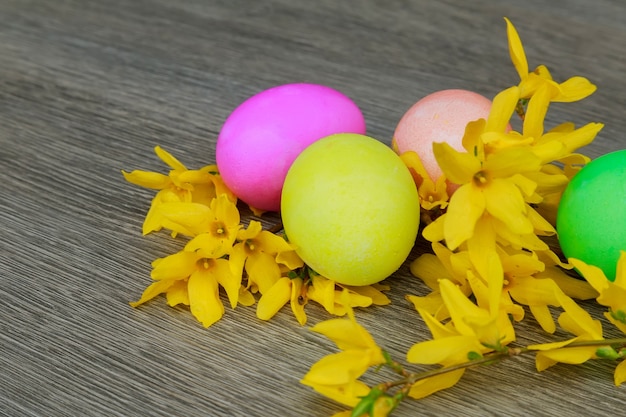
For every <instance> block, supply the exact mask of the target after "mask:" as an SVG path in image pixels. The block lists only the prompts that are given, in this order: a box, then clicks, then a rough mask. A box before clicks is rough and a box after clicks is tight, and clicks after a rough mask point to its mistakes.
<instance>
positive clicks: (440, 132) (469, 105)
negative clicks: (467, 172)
mask: <svg viewBox="0 0 626 417" xmlns="http://www.w3.org/2000/svg"><path fill="white" fill-rule="evenodd" d="M490 110H491V100H489V99H488V98H486V97H483V96H482V95H480V94H477V93H474V92H472V91H467V90H442V91H437V92H435V93H432V94H429V95H427V96H426V97H424V98H422V99H421V100H419V101H418V102H417V103H415V104H414V105H413V106H411V108H410V109H409V110H408V111H407V112H406V113H405V114H404V116H402V118H401V119H400V122H399V123H398V126H397V127H396V130H395V133H394V142H395V146H396V147H397V150H398V152H399V153H400V154H402V153H403V152H407V151H414V152H416V153H417V154H418V155H419V157H420V159H421V160H422V163H423V164H424V168H425V169H426V172H428V175H430V177H431V179H432V180H433V181H436V180H437V178H439V176H440V175H441V174H442V172H441V169H440V168H439V165H438V164H437V160H436V159H435V155H434V154H433V149H432V144H433V142H447V143H448V144H449V145H450V146H452V147H453V148H454V149H456V150H458V151H464V149H463V145H462V141H463V134H464V133H465V126H466V125H467V123H468V122H471V121H474V120H478V119H481V118H482V119H487V117H488V116H489V111H490Z"/></svg>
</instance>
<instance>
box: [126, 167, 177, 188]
mask: <svg viewBox="0 0 626 417" xmlns="http://www.w3.org/2000/svg"><path fill="white" fill-rule="evenodd" d="M122 175H124V179H126V181H128V182H130V183H131V184H135V185H138V186H140V187H145V188H152V189H154V190H161V189H163V188H165V187H167V186H168V185H169V184H171V182H172V181H171V180H170V178H169V177H168V176H167V175H163V174H160V173H158V172H149V171H138V170H135V171H132V172H126V171H122Z"/></svg>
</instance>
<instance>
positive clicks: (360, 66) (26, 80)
mask: <svg viewBox="0 0 626 417" xmlns="http://www.w3.org/2000/svg"><path fill="white" fill-rule="evenodd" d="M503 16H508V17H509V18H511V19H512V21H513V22H514V23H515V25H516V26H517V28H518V30H519V32H520V34H521V37H522V40H523V42H524V43H525V45H526V51H527V54H528V57H529V61H530V64H531V66H534V65H538V64H540V63H545V64H547V65H548V66H549V67H550V68H551V69H552V70H553V72H554V76H555V78H557V79H561V80H563V79H565V78H567V77H569V76H572V75H583V76H586V77H588V78H589V79H591V80H592V81H593V82H594V83H596V84H597V85H598V92H597V93H596V94H594V95H593V96H592V97H591V98H588V99H586V100H585V101H583V102H580V103H577V104H573V105H554V106H553V108H552V109H551V111H550V113H549V116H548V123H558V122H561V121H563V120H573V121H575V122H577V123H578V124H583V123H587V122H588V121H600V122H604V123H606V127H605V128H604V130H603V131H602V132H601V133H600V135H599V137H598V138H597V140H596V142H595V143H594V144H593V145H591V146H589V147H588V149H585V152H586V153H587V154H588V155H590V156H598V155H601V154H603V153H606V152H609V151H612V150H616V149H621V148H624V147H626V146H625V145H626V137H625V136H624V133H623V132H625V131H626V112H625V110H624V109H625V108H626V86H625V83H624V74H625V73H626V60H625V59H624V53H626V26H625V24H624V23H625V22H626V3H625V2H624V1H622V0H597V1H594V2H590V1H584V0H572V1H551V2H543V1H539V0H530V1H501V2H490V1H487V0H480V1H473V2H460V1H452V0H447V1H438V2H434V1H432V2H431V1H427V0H407V1H402V2H400V1H398V2H386V1H382V0H365V1H343V2H336V1H331V0H324V1H317V2H312V1H289V0H270V1H263V2H257V1H246V0H229V1H208V0H207V1H201V0H186V1H179V2H173V1H166V0H137V1H123V0H108V1H95V0H56V1H44V0H0V168H1V169H0V184H1V185H0V213H1V214H0V230H1V233H0V245H1V246H0V283H1V286H0V300H1V301H0V329H1V330H0V414H1V415H6V416H79V415H80V416H83V415H87V416H99V415H102V416H131V415H151V416H207V415H208V416H276V415H281V416H295V415H298V416H324V415H330V414H331V413H332V412H334V411H338V410H341V409H342V407H341V406H339V405H336V404H334V403H332V402H331V401H327V400H326V399H324V398H322V397H321V396H319V395H317V394H316V393H314V392H313V391H312V390H310V389H309V388H307V387H305V386H302V385H300V384H299V383H298V381H299V379H300V378H301V377H302V376H303V375H304V374H305V373H306V371H307V369H308V367H309V366H310V365H311V364H312V363H313V362H315V361H316V360H317V359H318V358H320V357H322V356H323V355H325V354H327V353H329V352H331V351H332V348H331V345H330V343H328V342H327V341H326V340H324V339H323V338H322V337H318V336H317V335H315V334H313V333H311V332H310V331H309V330H308V329H307V328H302V327H300V326H298V325H297V323H296V322H295V320H294V319H293V317H291V313H290V312H289V311H288V309H285V310H284V311H282V312H281V313H280V314H279V315H278V316H277V317H276V318H275V319H274V320H272V321H271V322H269V323H265V322H260V321H258V320H256V318H255V317H254V310H253V309H251V308H238V309H237V310H236V311H231V310H229V309H228V308H227V311H226V315H225V317H224V319H223V320H221V321H220V322H219V323H217V324H216V325H215V326H213V327H211V328H209V329H208V330H206V329H204V328H202V327H201V326H200V325H199V324H198V323H196V322H195V320H194V319H193V318H192V317H191V315H190V314H189V313H188V312H187V311H185V310H184V309H171V308H168V307H166V305H165V303H164V301H163V300H162V299H157V300H155V301H153V302H151V303H149V304H147V305H146V306H145V307H142V308H141V309H132V308H131V307H129V305H128V301H130V300H134V299H137V297H138V296H139V295H140V293H141V291H142V290H143V288H144V287H145V286H146V285H147V284H148V283H149V272H150V262H151V261H152V260H153V259H154V258H156V257H160V256H164V255H166V254H169V253H173V252H174V251H176V250H178V248H179V245H178V244H177V243H176V242H172V241H171V240H170V239H168V238H167V237H166V236H165V235H160V234H157V235H154V236H149V237H147V238H143V237H141V233H140V230H141V222H142V219H143V215H144V213H145V211H146V209H147V207H148V202H149V198H150V196H151V193H150V192H148V191H146V190H142V189H139V188H136V187H134V186H132V185H130V184H127V183H125V182H124V181H123V179H122V176H121V174H120V170H121V169H126V170H130V169H147V170H160V169H162V167H161V165H160V163H159V161H158V160H157V159H156V157H155V156H154V155H153V153H152V148H153V147H154V146H155V145H157V144H159V145H161V146H163V147H164V148H165V149H168V150H170V151H172V152H173V153H175V154H176V155H177V156H178V157H179V158H180V159H181V160H182V161H184V162H185V163H186V164H188V166H190V167H199V166H201V165H204V164H206V163H211V162H214V150H215V138H216V137H217V134H218V132H219V129H220V127H221V124H222V123H223V121H224V120H225V118H226V117H227V116H228V114H229V113H230V112H231V111H232V110H233V109H234V108H235V107H236V106H237V105H238V104H239V103H241V102H242V101H243V100H245V99H246V98H247V97H249V96H250V95H252V94H254V93H256V92H258V91H261V90H262V89H265V88H268V87H270V86H273V85H277V84H283V83H288V82H297V81H306V82H316V83H321V84H327V85H330V86H332V87H334V88H337V89H339V90H341V91H343V92H345V93H346V94H347V95H349V96H351V97H352V98H353V99H354V100H355V101H356V102H357V103H358V104H359V105H360V106H361V108H362V109H363V112H364V114H365V116H366V120H367V122H368V133H369V134H370V135H371V136H374V137H376V138H378V139H380V140H382V141H383V142H386V143H389V142H390V139H391V135H392V133H393V130H394V128H395V125H396V123H397V122H398V121H399V119H400V117H401V116H402V114H403V113H404V112H405V111H406V109H408V108H409V107H410V105H411V104H413V103H414V102H415V101H417V100H418V99H419V98H421V97H423V96H424V95H426V94H428V93H430V92H433V91H436V90H440V89H445V88H466V89H471V90H474V91H477V92H480V93H482V94H485V95H487V96H493V95H494V94H495V93H496V92H498V91H499V90H500V89H502V88H505V87H507V86H509V85H511V84H514V83H515V82H516V73H515V71H514V69H513V67H512V65H511V64H510V62H509V58H508V52H507V45H506V37H505V25H504V21H503V19H502V17H503ZM616 215H623V213H616ZM272 220H275V219H272V218H271V217H270V218H268V219H267V221H268V222H271V221H272ZM424 250H426V249H425V246H424V245H423V244H421V245H418V247H417V248H416V249H415V251H414V253H413V254H412V257H411V258H414V257H415V256H417V255H418V254H419V253H420V252H423V251H424ZM390 283H391V285H392V287H393V288H392V291H391V292H390V296H391V298H392V300H393V303H392V305H391V306H388V307H385V308H376V309H369V310H367V311H359V312H358V317H359V320H360V322H361V323H363V324H364V325H365V326H367V327H368V328H369V329H370V330H371V331H372V333H373V334H374V336H375V337H376V339H377V340H379V342H380V343H381V344H382V345H384V347H386V348H387V349H388V350H389V351H391V352H392V354H393V355H394V356H395V357H397V358H398V359H402V358H403V355H404V353H405V352H406V350H407V349H408V348H409V346H411V345H412V344H413V343H414V342H417V341H419V340H423V339H425V338H426V337H428V332H427V330H426V328H425V326H424V325H423V323H422V322H421V320H420V319H419V317H418V315H417V314H416V313H415V312H414V311H413V310H412V308H411V306H410V305H408V303H407V302H405V301H404V295H405V294H407V293H413V294H425V293H426V292H427V291H426V289H425V287H424V286H423V285H422V284H421V283H420V282H419V280H417V279H415V278H412V277H411V276H410V274H409V272H408V268H407V267H406V266H404V267H403V268H402V269H401V270H400V271H398V273H397V274H396V275H395V276H394V277H393V278H392V279H391V280H390ZM589 305H590V308H591V309H592V310H593V311H594V312H595V315H596V316H600V313H601V310H600V309H598V308H597V307H593V304H592V303H590V304H589ZM307 311H308V314H309V322H310V323H311V324H313V323H316V322H318V321H320V320H322V319H324V318H326V317H327V316H326V315H325V314H324V313H323V312H322V311H321V309H320V308H316V307H314V306H310V307H309V308H308V310H307ZM536 329H537V326H536V324H535V323H534V322H533V321H532V320H531V319H527V320H525V321H524V323H522V324H521V325H520V326H519V328H518V335H519V338H520V341H521V342H528V341H531V342H532V341H537V340H549V338H547V337H546V336H544V335H541V334H540V333H538V332H537V330H536ZM607 329H609V330H607V333H608V335H609V336H611V335H613V336H616V335H617V334H616V333H614V331H613V330H610V327H609V326H607ZM560 336H563V335H562V334H560ZM612 369H613V365H612V364H609V363H605V362H601V361H595V362H591V363H588V364H585V365H583V366H578V367H574V366H564V365H558V366H556V367H554V368H552V369H550V370H548V371H546V372H543V373H541V374H538V373H536V372H535V371H534V366H533V362H532V358H520V359H519V360H514V361H511V362H509V363H506V364H501V365H497V366H492V367H485V368H481V369H477V370H473V371H470V372H468V373H467V374H466V376H465V377H464V379H463V380H462V382H461V383H459V384H458V385H457V386H456V387H454V388H452V389H450V390H448V391H445V392H442V393H439V394H437V395H434V396H432V397H429V398H427V399H424V400H422V401H419V402H417V401H409V402H407V403H405V404H403V405H402V406H401V407H400V408H399V409H398V410H397V414H396V415H398V416H410V415H425V416H438V415H451V416H461V415H463V416H464V415H471V416H485V415H493V416H517V415H520V416H521V415H537V416H551V415H572V414H580V415H626V411H625V410H626V393H625V391H624V388H623V387H622V388H616V387H614V386H613V384H612Z"/></svg>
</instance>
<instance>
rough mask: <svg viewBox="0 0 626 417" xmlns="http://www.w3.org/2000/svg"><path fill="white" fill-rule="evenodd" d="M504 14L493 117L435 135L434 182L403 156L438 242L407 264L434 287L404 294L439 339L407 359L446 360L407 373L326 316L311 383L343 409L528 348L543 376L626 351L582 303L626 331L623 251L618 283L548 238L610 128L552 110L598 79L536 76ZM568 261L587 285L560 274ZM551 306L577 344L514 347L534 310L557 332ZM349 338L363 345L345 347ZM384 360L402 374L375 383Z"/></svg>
mask: <svg viewBox="0 0 626 417" xmlns="http://www.w3.org/2000/svg"><path fill="white" fill-rule="evenodd" d="M506 23H507V35H508V43H509V52H510V55H511V59H512V61H513V64H514V66H515V69H516V70H517V72H518V74H519V76H520V79H521V80H520V83H519V84H518V85H516V86H513V87H510V88H507V89H505V90H504V91H502V92H500V93H499V94H497V95H496V97H495V98H494V100H493V106H492V110H491V113H490V114H489V117H488V118H487V120H483V119H481V120H477V121H474V122H470V123H469V124H468V125H467V128H466V131H465V135H464V138H463V147H464V148H465V151H464V152H459V151H457V150H455V149H453V148H452V147H451V146H450V145H448V144H446V143H435V144H433V151H434V154H435V157H436V159H437V163H438V165H439V166H440V167H441V169H442V171H443V173H444V176H442V177H441V178H439V179H438V180H437V181H433V180H431V179H430V178H429V177H428V174H426V171H425V169H424V167H423V165H422V163H421V162H420V159H419V157H418V155H417V154H416V153H413V152H408V153H405V154H403V155H401V157H402V159H403V160H404V162H405V163H406V164H407V166H408V167H409V169H410V170H411V172H412V174H413V177H414V179H415V181H416V184H417V186H418V192H419V195H420V200H421V206H422V214H421V217H422V219H423V221H424V222H425V223H426V224H427V225H426V227H425V228H424V229H423V232H422V235H423V237H424V238H425V239H426V240H428V241H429V242H431V244H432V249H433V254H422V255H421V256H419V257H418V258H417V259H416V260H415V261H413V262H412V264H411V272H412V273H413V274H414V275H416V276H417V277H419V278H421V279H422V280H423V281H424V283H425V284H426V285H427V286H428V287H429V288H430V289H431V290H432V292H430V293H429V294H428V295H425V296H415V295H408V296H407V299H408V300H409V301H410V302H411V303H412V304H413V305H414V306H415V308H416V310H417V311H418V313H419V314H420V316H421V317H422V319H423V321H424V322H425V324H426V326H427V327H428V329H429V330H430V332H431V334H432V340H426V341H422V342H419V343H416V344H414V345H413V346H412V347H411V348H410V349H409V351H408V352H407V355H406V360H407V361H408V362H410V363H414V364H421V365H438V367H436V368H434V369H431V370H429V371H426V372H422V373H411V372H408V371H407V370H406V369H405V368H404V367H403V366H401V365H399V364H398V363H397V362H395V361H393V360H392V359H391V358H390V357H389V356H388V355H387V354H386V353H385V351H383V350H382V349H381V348H380V347H378V346H377V345H376V343H375V342H374V341H373V339H372V338H371V336H370V335H369V334H368V333H367V331H366V330H365V329H363V328H361V327H360V326H359V325H358V324H357V323H356V322H355V321H354V317H353V316H351V317H350V319H349V320H345V319H337V320H335V321H328V322H325V323H321V324H318V325H317V326H315V327H314V329H313V330H315V331H318V332H320V333H322V334H324V335H326V336H327V337H329V338H331V339H332V340H334V341H335V342H336V343H337V345H338V347H339V348H340V349H341V350H342V352H341V353H337V354H334V355H331V356H327V357H325V358H323V359H322V360H321V361H320V362H318V363H316V364H315V365H313V367H312V368H311V370H310V372H309V373H308V374H307V375H306V376H305V377H304V379H303V381H302V383H304V384H306V385H309V386H311V387H313V388H314V389H315V390H316V391H318V392H320V393H322V394H324V395H326V396H328V397H330V398H333V399H334V400H336V401H338V402H340V403H342V404H344V405H347V406H349V407H353V409H352V410H351V411H345V412H341V413H338V414H336V417H339V416H346V417H347V416H353V417H357V416H366V415H369V416H384V415H388V414H389V413H390V412H391V411H392V410H393V409H394V408H395V407H396V406H397V405H398V403H399V402H400V401H401V400H402V399H404V398H406V397H411V398H415V399H419V398H423V397H425V396H427V395H430V394H432V393H434V392H436V391H439V390H442V389H445V388H448V387H451V386H453V385H454V384H456V383H457V382H458V381H459V379H460V378H461V376H462V375H463V373H464V372H465V370H466V369H467V368H468V367H469V366H473V365H476V364H479V363H488V362H491V361H494V360H498V359H504V358H506V357H510V356H515V355H518V354H523V353H534V354H535V355H536V368H537V370H538V371H541V370H544V369H546V368H548V367H550V366H552V365H554V364H556V363H558V362H562V363H569V364H580V363H583V362H585V361H587V360H589V359H595V358H599V357H601V358H609V359H615V360H618V359H622V358H623V357H624V356H625V355H626V348H625V347H626V339H613V340H608V339H604V338H603V329H602V323H601V322H600V321H599V320H596V319H594V318H592V317H591V315H590V314H589V313H588V312H587V311H586V310H585V309H583V308H582V307H581V306H580V305H579V304H577V302H576V301H574V299H581V300H587V299H593V298H596V300H597V302H598V303H599V304H601V305H603V306H607V307H609V310H608V312H607V313H606V318H607V319H608V320H609V321H610V322H611V323H613V324H614V325H615V326H617V328H619V329H620V330H621V331H622V332H624V333H626V252H624V253H623V254H622V257H621V258H620V262H619V265H618V271H617V278H616V279H615V281H614V282H611V281H609V280H607V279H606V277H605V276H604V274H603V273H602V271H601V270H600V269H599V268H596V267H594V266H588V265H585V264H584V263H583V262H581V261H579V260H576V259H569V260H567V261H566V262H565V261H562V260H561V259H560V258H559V256H558V255H557V254H556V253H555V252H554V251H552V249H551V248H550V246H549V245H548V244H547V243H546V240H547V239H546V238H545V237H549V236H553V235H555V234H556V230H555V228H554V224H555V218H556V210H557V208H558V204H559V200H560V198H561V195H562V193H563V191H564V189H565V187H566V186H567V184H568V183H569V180H570V179H571V178H572V177H573V176H574V174H576V172H578V170H580V168H581V167H582V166H584V165H585V164H586V163H587V162H588V161H589V158H587V157H586V156H584V155H581V154H578V153H575V152H576V150H577V149H578V148H580V147H582V146H585V145H587V144H589V143H590V142H591V141H592V140H593V139H594V138H595V136H596V134H597V133H598V132H599V131H600V129H601V128H602V126H603V125H602V124H600V123H589V124H586V125H584V126H582V127H579V128H576V127H575V126H574V124H573V123H563V124H560V125H558V126H556V127H554V128H552V129H550V130H548V131H545V129H544V118H545V115H546V113H547V110H548V107H549V105H550V103H551V102H574V101H577V100H580V99H583V98H585V97H587V96H588V95H590V94H592V93H593V92H594V91H595V89H596V87H595V86H594V85H592V84H591V83H590V82H589V81H588V80H587V79H585V78H583V77H572V78H570V79H569V80H567V81H565V82H563V83H560V84H559V83H557V82H555V81H554V80H553V79H552V77H551V75H550V72H549V71H548V69H547V68H546V67H545V66H539V67H537V68H536V69H535V70H534V71H532V72H529V71H528V63H527V60H526V56H525V53H524V49H523V47H522V43H521V41H520V38H519V35H518V33H517V31H516V30H515V28H514V26H513V25H512V23H511V22H510V21H509V20H508V19H506ZM515 114H517V115H518V116H520V117H521V120H522V129H521V132H517V131H515V130H513V128H512V127H511V124H510V122H511V119H512V117H513V116H514V115H515ZM452 189H453V190H454V191H453V192H450V193H448V191H449V190H452ZM449 194H450V195H449ZM572 268H576V269H577V270H578V271H579V272H580V273H581V274H582V275H583V276H584V278H585V279H586V281H585V280H580V279H576V278H573V277H571V276H570V275H569V274H567V273H566V272H564V270H571V269H572ZM525 307H526V308H525ZM551 308H557V309H561V310H562V312H561V313H560V315H559V317H558V325H559V326H560V328H561V329H563V330H564V331H566V332H569V333H571V334H572V335H573V337H572V338H571V339H568V340H565V341H558V342H554V343H547V344H541V345H533V346H527V347H523V348H520V347H517V348H515V347H511V346H509V345H510V344H511V343H512V342H514V341H515V340H516V336H515V328H514V322H519V321H521V320H522V319H523V318H524V314H525V311H526V309H527V310H529V311H530V313H531V314H532V315H533V316H534V317H535V319H536V320H537V322H538V323H539V325H540V326H541V328H542V329H543V330H544V331H546V332H548V333H554V332H555V331H556V328H557V324H556V323H555V321H554V319H553V316H552V312H551ZM340 329H342V330H341V331H340ZM344 334H351V336H350V337H351V339H350V340H351V341H354V342H350V343H346V341H345V340H344V339H343V337H344V336H343V335H344ZM381 366H383V367H385V366H387V367H389V368H390V369H392V370H393V371H395V372H396V373H397V375H398V378H399V379H398V380H396V381H391V382H384V383H381V384H379V385H377V386H375V387H373V388H371V389H370V388H369V387H367V386H366V385H365V384H364V383H363V382H361V381H360V380H359V378H360V377H361V376H362V375H363V374H364V373H365V372H366V370H367V369H368V368H370V367H381ZM614 381H615V384H616V385H619V384H621V383H622V382H624V381H626V361H622V362H620V364H619V365H618V366H617V367H616V369H615V375H614ZM393 389H395V391H393ZM392 391H393V392H392ZM394 392H395V393H394Z"/></svg>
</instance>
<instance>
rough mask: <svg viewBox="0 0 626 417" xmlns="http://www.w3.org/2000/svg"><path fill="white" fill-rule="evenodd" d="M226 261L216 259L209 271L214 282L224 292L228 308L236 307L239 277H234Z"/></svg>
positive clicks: (239, 286) (239, 283) (239, 284)
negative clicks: (226, 296)
mask: <svg viewBox="0 0 626 417" xmlns="http://www.w3.org/2000/svg"><path fill="white" fill-rule="evenodd" d="M229 263H230V262H229V261H228V260H226V259H216V260H215V263H214V264H213V267H212V268H211V270H210V273H211V275H213V276H214V277H215V280H216V281H217V282H218V283H219V284H220V285H221V286H222V288H224V290H226V294H227V295H228V301H229V302H230V307H231V308H235V307H237V303H238V300H239V291H240V288H241V275H235V274H233V272H232V269H231V267H230V265H229Z"/></svg>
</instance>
